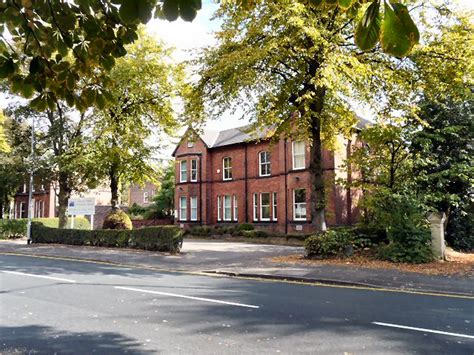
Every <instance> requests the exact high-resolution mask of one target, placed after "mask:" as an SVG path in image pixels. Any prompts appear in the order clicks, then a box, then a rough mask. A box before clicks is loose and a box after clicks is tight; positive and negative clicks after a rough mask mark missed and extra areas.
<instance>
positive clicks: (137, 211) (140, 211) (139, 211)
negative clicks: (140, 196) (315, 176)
mask: <svg viewBox="0 0 474 355" xmlns="http://www.w3.org/2000/svg"><path fill="white" fill-rule="evenodd" d="M146 211H147V208H146V207H142V206H139V205H137V204H136V203H135V202H134V203H133V205H132V206H131V207H130V208H129V209H128V214H129V215H130V216H133V217H143V215H144V214H145V213H146Z"/></svg>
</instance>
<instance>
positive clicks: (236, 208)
mask: <svg viewBox="0 0 474 355" xmlns="http://www.w3.org/2000/svg"><path fill="white" fill-rule="evenodd" d="M238 220H239V210H238V206H237V196H236V195H234V221H236V222H237V221H238Z"/></svg>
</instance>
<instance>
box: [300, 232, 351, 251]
mask: <svg viewBox="0 0 474 355" xmlns="http://www.w3.org/2000/svg"><path fill="white" fill-rule="evenodd" d="M353 239H354V234H353V233H352V232H351V230H349V229H339V230H335V229H329V230H327V231H325V232H321V233H319V234H316V235H313V236H310V237H308V238H306V239H305V242H304V247H305V253H306V256H307V257H308V258H314V257H318V258H327V257H332V256H343V255H344V254H345V253H346V250H347V248H348V247H350V246H351V245H352V240H353Z"/></svg>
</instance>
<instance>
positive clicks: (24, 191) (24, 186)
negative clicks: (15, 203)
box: [23, 184, 26, 193]
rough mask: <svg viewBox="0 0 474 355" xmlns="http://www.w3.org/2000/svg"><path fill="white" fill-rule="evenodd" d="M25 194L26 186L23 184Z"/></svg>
mask: <svg viewBox="0 0 474 355" xmlns="http://www.w3.org/2000/svg"><path fill="white" fill-rule="evenodd" d="M23 193H26V184H23Z"/></svg>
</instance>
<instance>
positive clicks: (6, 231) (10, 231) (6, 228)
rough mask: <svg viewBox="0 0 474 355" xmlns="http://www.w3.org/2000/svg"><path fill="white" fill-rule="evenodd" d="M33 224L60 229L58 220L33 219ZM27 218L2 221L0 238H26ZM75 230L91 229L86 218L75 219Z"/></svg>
mask: <svg viewBox="0 0 474 355" xmlns="http://www.w3.org/2000/svg"><path fill="white" fill-rule="evenodd" d="M33 222H40V223H42V224H43V225H45V226H48V227H51V228H58V224H59V219H58V218H33ZM27 223H28V220H27V219H26V218H18V219H0V238H20V237H26V225H27ZM74 228H75V229H90V223H89V221H88V220H87V219H86V218H85V217H75V218H74Z"/></svg>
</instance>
